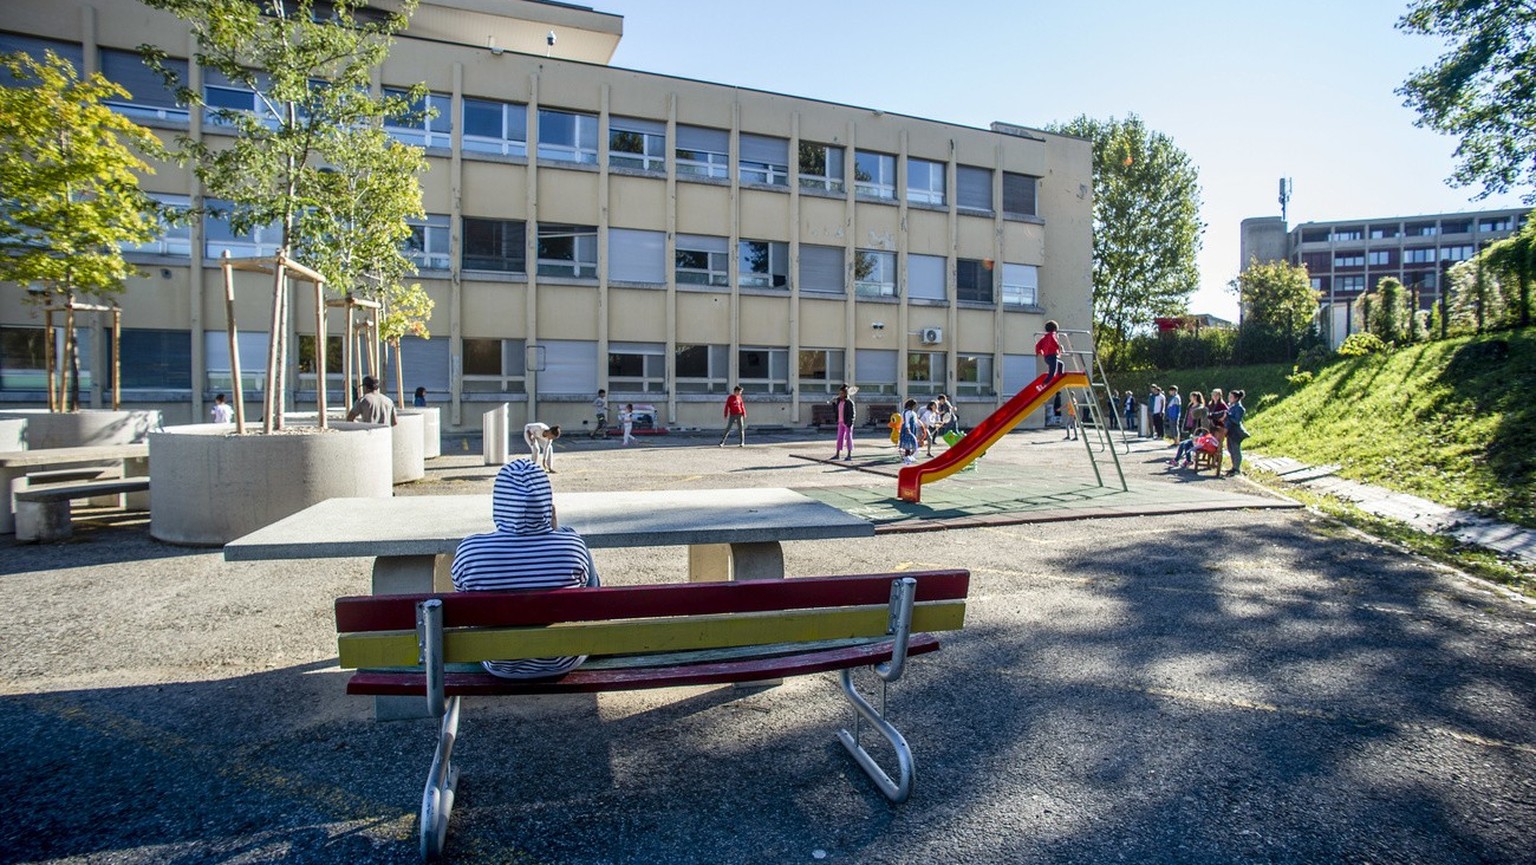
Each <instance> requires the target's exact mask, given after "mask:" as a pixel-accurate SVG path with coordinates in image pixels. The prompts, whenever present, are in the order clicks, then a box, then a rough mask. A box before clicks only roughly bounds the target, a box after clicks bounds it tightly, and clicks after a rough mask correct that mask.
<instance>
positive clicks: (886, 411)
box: [864, 402, 900, 426]
mask: <svg viewBox="0 0 1536 865" xmlns="http://www.w3.org/2000/svg"><path fill="white" fill-rule="evenodd" d="M899 409H900V406H899V405H898V404H897V403H894V402H877V403H870V405H869V412H868V414H867V415H866V419H865V421H864V423H865V425H866V426H887V425H888V424H890V422H891V415H893V414H900V411H899Z"/></svg>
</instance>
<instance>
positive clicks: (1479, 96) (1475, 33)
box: [1397, 0, 1536, 203]
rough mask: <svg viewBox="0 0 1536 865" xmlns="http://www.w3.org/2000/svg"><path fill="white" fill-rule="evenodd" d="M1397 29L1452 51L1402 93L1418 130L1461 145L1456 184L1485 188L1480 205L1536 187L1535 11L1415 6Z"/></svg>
mask: <svg viewBox="0 0 1536 865" xmlns="http://www.w3.org/2000/svg"><path fill="white" fill-rule="evenodd" d="M1397 26H1398V29H1400V30H1404V31H1406V32H1409V33H1416V34H1423V35H1428V36H1438V37H1440V38H1442V39H1444V40H1445V41H1446V43H1447V50H1446V52H1445V53H1444V54H1442V55H1440V57H1439V58H1438V59H1437V60H1436V61H1435V62H1434V63H1433V64H1431V65H1429V66H1426V67H1424V68H1423V69H1420V70H1419V71H1417V72H1415V73H1414V74H1413V75H1412V76H1410V77H1409V78H1408V80H1407V81H1405V82H1403V85H1402V86H1401V87H1400V88H1398V91H1397V92H1398V94H1399V95H1400V96H1402V97H1403V98H1404V104H1405V105H1407V106H1408V107H1409V108H1412V109H1414V110H1415V111H1417V112H1418V113H1419V119H1418V121H1417V125H1419V126H1424V127H1428V128H1430V129H1433V130H1435V131H1437V132H1442V133H1445V134H1448V135H1454V136H1458V137H1459V138H1460V139H1461V143H1460V144H1459V145H1458V146H1457V148H1456V157H1457V165H1456V170H1455V173H1453V174H1452V175H1451V177H1450V181H1451V183H1453V184H1455V185H1457V186H1471V185H1474V184H1482V187H1483V188H1482V191H1481V192H1480V193H1478V195H1477V196H1476V197H1477V198H1485V197H1487V196H1489V195H1491V194H1493V193H1499V192H1507V191H1509V190H1510V189H1511V188H1515V187H1521V186H1524V187H1536V3H1532V2H1531V0H1414V2H1413V4H1412V5H1411V6H1409V8H1408V12H1407V14H1405V15H1404V16H1403V17H1402V18H1401V19H1400V20H1399V21H1398V22H1397ZM1525 201H1526V202H1527V203H1531V202H1533V201H1536V189H1531V190H1528V191H1527V192H1526V193H1525Z"/></svg>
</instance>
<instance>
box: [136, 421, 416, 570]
mask: <svg viewBox="0 0 1536 865" xmlns="http://www.w3.org/2000/svg"><path fill="white" fill-rule="evenodd" d="M391 439H392V436H391V434H390V429H389V428H388V427H382V426H374V425H372V424H359V423H346V422H343V421H337V422H333V423H332V424H331V429H329V430H326V431H322V430H318V429H312V428H311V429H304V428H293V429H288V430H285V431H283V432H280V433H274V434H272V435H264V434H262V433H259V432H257V433H247V434H246V435H243V436H237V435H234V434H233V433H232V432H231V428H230V426H229V425H228V424H193V425H191V426H175V427H170V428H168V429H165V430H162V431H157V432H154V433H151V434H150V437H149V453H150V466H151V472H152V475H153V478H154V480H153V482H152V487H151V490H150V496H151V499H150V511H149V513H150V522H149V533H150V535H151V536H152V537H154V538H155V539H157V540H161V541H166V542H168V543H173V544H183V545H186V546H222V545H224V544H226V543H228V542H230V541H232V540H234V539H235V538H238V537H240V536H241V535H246V534H249V533H251V532H253V531H255V530H256V529H259V528H261V527H263V526H266V525H269V524H271V523H273V522H276V521H277V520H280V519H282V518H283V517H286V516H289V515H290V514H294V513H297V512H298V511H301V510H303V509H304V508H307V507H309V506H310V505H312V504H316V503H318V502H322V501H325V500H326V499H330V498H339V497H373V498H389V497H390V496H391V495H392V494H393V491H392V488H391V477H390V475H389V474H387V473H385V472H384V471H381V470H380V469H381V468H383V467H384V466H388V465H390V459H391V451H392V442H391Z"/></svg>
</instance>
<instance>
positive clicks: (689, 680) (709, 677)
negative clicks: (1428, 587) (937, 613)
mask: <svg viewBox="0 0 1536 865" xmlns="http://www.w3.org/2000/svg"><path fill="white" fill-rule="evenodd" d="M938 648H939V640H938V638H937V637H934V636H933V635H932V634H916V635H914V636H913V637H912V639H911V641H910V642H909V643H908V644H907V654H908V655H922V654H926V653H928V652H933V651H937V650H938ZM890 659H891V643H889V642H882V643H872V644H868V645H863V646H848V647H844V648H840V649H826V650H822V651H817V652H804V653H801V654H797V655H783V656H780V657H776V658H749V659H744V660H739V661H719V662H715V663H708V664H692V665H680V666H672V667H652V668H644V667H640V668H627V669H617V670H590V671H586V670H574V671H572V672H570V673H567V674H565V675H564V676H562V677H561V678H559V679H554V680H550V681H543V682H519V681H515V680H512V679H501V678H497V677H496V676H492V675H491V674H490V673H448V674H447V675H446V676H445V677H444V692H445V693H446V694H447V695H448V696H450V697H454V696H462V697H479V696H499V695H509V694H566V693H597V692H600V691H634V690H640V689H643V688H671V687H679V686H683V685H722V684H727V683H731V682H752V681H759V680H762V679H780V678H787V677H789V676H802V675H807V674H809V673H822V672H826V671H828V670H841V669H844V668H847V667H863V666H869V665H871V664H878V663H881V662H883V661H889V660H890ZM347 693H348V694H366V695H373V696H397V697H411V696H415V697H424V696H425V695H426V693H427V677H426V675H425V674H424V673H414V672H413V673H398V672H371V671H368V670H363V671H360V672H357V673H354V674H353V675H352V678H351V679H349V680H348V681H347Z"/></svg>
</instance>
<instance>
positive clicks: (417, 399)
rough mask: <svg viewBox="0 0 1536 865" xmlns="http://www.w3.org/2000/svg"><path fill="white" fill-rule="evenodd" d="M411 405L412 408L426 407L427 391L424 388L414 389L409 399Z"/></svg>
mask: <svg viewBox="0 0 1536 865" xmlns="http://www.w3.org/2000/svg"><path fill="white" fill-rule="evenodd" d="M411 405H412V406H413V407H415V408H426V407H427V389H426V388H424V387H418V388H416V393H415V395H414V396H412V397H411Z"/></svg>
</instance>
